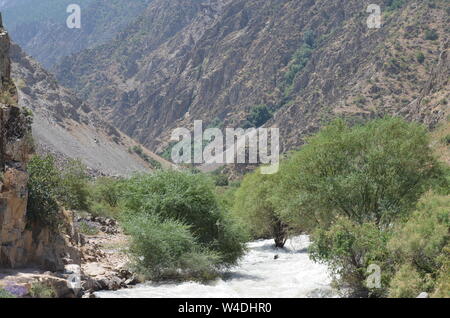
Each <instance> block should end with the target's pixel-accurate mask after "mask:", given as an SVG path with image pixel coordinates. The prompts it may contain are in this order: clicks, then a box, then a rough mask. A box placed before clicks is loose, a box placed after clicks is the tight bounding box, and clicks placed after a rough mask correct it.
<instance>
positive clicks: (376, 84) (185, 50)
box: [56, 0, 450, 150]
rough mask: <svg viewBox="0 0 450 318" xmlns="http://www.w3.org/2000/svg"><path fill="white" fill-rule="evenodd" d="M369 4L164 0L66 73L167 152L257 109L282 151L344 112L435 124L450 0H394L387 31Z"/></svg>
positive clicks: (107, 111)
mask: <svg viewBox="0 0 450 318" xmlns="http://www.w3.org/2000/svg"><path fill="white" fill-rule="evenodd" d="M371 3H372V1H360V0H349V1H314V0H304V1H289V0H228V1H215V0H210V1H194V0H183V1H182V0H177V1H170V3H167V1H162V0H160V1H158V0H155V1H154V2H152V3H151V5H150V6H149V7H148V8H147V10H146V11H145V12H144V13H143V15H142V16H141V18H140V19H139V21H138V22H136V23H135V24H134V25H131V26H130V28H128V29H126V30H124V31H123V32H122V33H120V34H119V35H118V36H117V37H116V39H115V40H114V41H112V42H111V43H108V44H105V45H103V46H100V47H96V48H93V49H90V50H87V51H83V52H81V53H80V54H76V55H74V56H71V57H70V58H66V59H64V60H63V61H62V63H61V64H60V65H58V66H57V67H56V73H57V78H58V79H59V80H60V81H61V82H62V83H63V84H64V85H67V86H69V87H72V88H74V89H75V91H77V92H78V94H79V96H80V97H82V98H85V99H87V100H89V101H90V102H91V104H92V105H95V107H96V108H97V109H99V110H100V112H101V113H102V114H103V115H104V116H105V118H107V120H109V121H110V122H111V123H113V124H114V125H115V126H117V127H118V128H120V129H122V130H123V131H124V132H126V133H127V134H129V135H130V136H132V137H134V138H136V139H137V140H139V141H141V142H143V143H144V144H145V145H147V146H149V147H151V148H153V149H158V150H162V149H163V148H164V147H165V146H166V145H167V141H168V137H169V135H170V132H171V130H172V129H173V128H174V127H178V126H187V127H189V126H190V125H192V122H193V120H194V119H195V120H197V119H203V120H204V121H205V122H206V124H214V125H219V126H245V125H248V124H249V119H250V118H251V116H249V115H250V113H251V112H252V110H253V109H254V108H255V106H257V105H264V106H263V108H264V107H265V108H266V109H267V110H269V111H270V112H271V113H272V114H273V115H272V118H270V117H269V116H266V117H265V118H262V120H257V121H255V122H251V121H250V125H261V124H264V123H265V124H266V125H269V126H277V127H279V128H280V130H281V133H282V138H281V142H282V144H283V149H284V150H287V149H290V148H294V147H297V146H299V145H301V144H302V140H303V138H304V137H305V136H307V135H309V134H310V133H312V132H314V131H316V130H317V129H318V128H319V126H320V125H321V123H322V122H323V121H324V120H329V119H330V118H333V117H336V116H343V117H348V118H352V119H353V120H356V121H359V120H365V119H367V118H371V117H377V116H381V115H384V114H401V115H402V116H405V117H406V118H410V119H414V120H420V121H422V122H425V123H426V124H428V125H430V126H433V125H435V124H436V123H437V122H438V121H439V120H441V119H442V118H444V117H445V113H446V112H447V111H448V99H449V91H450V89H449V82H448V75H449V73H448V72H449V68H448V65H449V64H448V63H449V61H448V35H449V33H450V30H449V25H450V24H449V17H448V12H449V11H450V9H449V6H450V4H449V2H448V1H441V0H427V1H418V0H409V1H407V0H404V1H401V0H395V1H393V0H385V1H384V3H383V5H382V19H383V25H382V27H381V28H380V29H369V28H368V26H367V23H366V22H367V18H368V16H369V13H366V9H367V7H368V5H369V4H371ZM142 23H144V24H142ZM143 25H145V27H143ZM155 34H156V35H158V36H156V37H155ZM106 57H112V58H108V59H107V58H106ZM124 118H126V120H123V119H124ZM260 119H261V118H260Z"/></svg>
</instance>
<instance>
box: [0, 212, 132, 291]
mask: <svg viewBox="0 0 450 318" xmlns="http://www.w3.org/2000/svg"><path fill="white" fill-rule="evenodd" d="M74 228H75V229H76V230H77V231H80V232H89V233H85V234H82V233H80V234H78V237H79V238H80V239H79V245H78V250H79V252H80V255H81V261H80V263H79V264H73V263H68V264H66V265H65V266H64V270H63V271H43V270H40V269H37V268H21V269H4V270H2V269H0V288H1V289H4V290H6V291H8V292H9V293H12V294H13V295H15V296H17V297H33V296H35V295H33V289H35V287H34V286H44V287H45V288H47V289H48V290H49V291H51V293H50V294H51V295H52V296H51V297H56V298H80V297H82V298H92V297H95V296H94V292H96V291H102V290H103V291H114V290H118V289H122V288H128V287H129V286H132V285H136V284H137V283H139V282H140V279H139V277H138V275H136V274H134V273H132V271H131V270H130V269H129V266H128V264H129V258H128V256H127V254H126V249H127V242H128V237H127V236H126V235H124V234H123V233H122V232H121V230H120V228H119V226H118V225H117V222H116V221H114V220H112V219H108V218H101V217H92V216H84V217H75V220H74Z"/></svg>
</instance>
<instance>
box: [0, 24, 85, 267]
mask: <svg viewBox="0 0 450 318" xmlns="http://www.w3.org/2000/svg"><path fill="white" fill-rule="evenodd" d="M0 21H1V18H0ZM9 48H10V40H9V36H8V33H7V32H6V31H5V30H4V29H3V26H2V25H1V22H0V78H1V81H0V96H1V101H0V268H17V267H24V266H38V267H42V268H45V269H46V270H62V269H64V265H65V264H66V263H74V262H75V263H76V262H78V263H79V262H80V255H79V253H78V250H77V248H76V247H74V246H76V245H77V243H78V242H77V233H76V231H74V228H73V226H72V225H71V224H72V223H73V222H72V216H71V215H70V213H68V212H65V211H61V213H62V214H64V217H65V222H64V224H65V227H66V229H65V230H64V231H62V232H61V233H55V232H54V231H53V230H52V229H50V228H47V227H44V226H41V225H39V224H34V223H31V222H30V221H29V220H28V218H27V205H28V189H27V183H28V177H29V175H28V173H27V171H26V168H27V160H28V158H29V156H30V155H31V154H32V151H33V146H32V144H33V143H32V138H31V118H30V115H29V113H28V112H27V111H26V110H24V109H21V108H19V107H18V106H17V105H15V104H16V103H17V91H16V88H15V86H14V84H13V82H12V79H11V62H10V59H9Z"/></svg>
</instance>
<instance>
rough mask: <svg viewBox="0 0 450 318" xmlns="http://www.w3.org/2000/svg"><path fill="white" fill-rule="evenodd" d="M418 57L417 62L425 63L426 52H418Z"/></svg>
mask: <svg viewBox="0 0 450 318" xmlns="http://www.w3.org/2000/svg"><path fill="white" fill-rule="evenodd" d="M416 59H417V62H419V63H420V64H423V62H425V54H423V53H422V52H418V53H417V54H416Z"/></svg>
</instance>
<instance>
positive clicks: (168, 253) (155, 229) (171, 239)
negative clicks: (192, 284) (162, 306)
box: [124, 215, 220, 279]
mask: <svg viewBox="0 0 450 318" xmlns="http://www.w3.org/2000/svg"><path fill="white" fill-rule="evenodd" d="M124 224H125V230H126V231H127V233H129V234H130V235H131V237H132V243H131V252H132V253H133V255H134V256H135V260H136V264H137V267H138V268H137V269H138V270H139V271H141V272H142V273H144V274H146V276H148V277H149V278H152V279H161V278H179V277H180V276H181V277H184V278H197V279H204V278H206V277H208V273H213V272H214V270H215V266H216V265H217V264H218V263H219V261H220V257H219V256H218V255H217V254H215V253H213V252H211V251H208V250H203V251H202V250H201V248H200V245H199V244H198V242H197V240H196V239H195V238H194V236H193V233H192V232H191V229H190V227H189V226H187V225H185V224H183V223H182V222H180V221H177V220H170V219H166V220H163V219H161V218H160V217H158V216H156V215H137V216H134V217H132V218H129V219H128V220H127V221H126V222H125V223H124ZM180 271H181V272H180Z"/></svg>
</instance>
